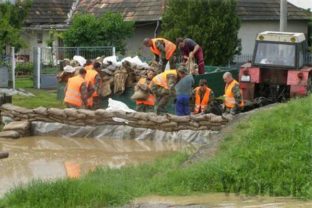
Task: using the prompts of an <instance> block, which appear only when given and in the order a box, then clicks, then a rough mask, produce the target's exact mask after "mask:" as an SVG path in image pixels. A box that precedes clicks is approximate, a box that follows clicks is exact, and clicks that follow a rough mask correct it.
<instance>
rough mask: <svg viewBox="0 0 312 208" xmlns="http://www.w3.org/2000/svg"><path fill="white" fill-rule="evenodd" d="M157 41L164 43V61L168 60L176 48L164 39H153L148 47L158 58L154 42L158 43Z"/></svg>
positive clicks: (158, 52) (158, 53)
mask: <svg viewBox="0 0 312 208" xmlns="http://www.w3.org/2000/svg"><path fill="white" fill-rule="evenodd" d="M158 40H162V41H164V43H165V50H166V59H167V60H169V59H170V58H171V56H172V55H173V53H174V52H175V50H176V48H177V46H176V45H175V44H174V43H172V42H170V41H169V40H166V39H164V38H153V39H152V43H153V45H152V46H151V47H150V50H151V51H152V52H153V53H154V54H156V55H158V56H160V51H159V50H158V48H157V46H156V41H158Z"/></svg>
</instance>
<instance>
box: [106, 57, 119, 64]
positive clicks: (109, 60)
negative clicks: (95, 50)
mask: <svg viewBox="0 0 312 208" xmlns="http://www.w3.org/2000/svg"><path fill="white" fill-rule="evenodd" d="M103 64H105V65H116V64H117V56H108V57H105V58H104V60H103Z"/></svg>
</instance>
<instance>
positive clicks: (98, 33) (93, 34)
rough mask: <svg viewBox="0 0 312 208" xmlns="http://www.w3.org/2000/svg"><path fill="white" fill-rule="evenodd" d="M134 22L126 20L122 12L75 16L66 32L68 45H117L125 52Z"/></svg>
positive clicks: (65, 40)
mask: <svg viewBox="0 0 312 208" xmlns="http://www.w3.org/2000/svg"><path fill="white" fill-rule="evenodd" d="M133 31H134V22H132V21H124V20H123V18H122V16H121V14H118V13H106V14H104V15H102V16H100V17H96V16H94V15H91V14H77V15H75V16H74V18H73V21H72V24H71V26H70V28H69V29H68V30H67V31H66V32H64V43H65V45H66V46H72V47H78V46H115V47H116V50H117V51H118V52H121V53H124V52H125V39H126V38H128V37H131V35H132V34H133Z"/></svg>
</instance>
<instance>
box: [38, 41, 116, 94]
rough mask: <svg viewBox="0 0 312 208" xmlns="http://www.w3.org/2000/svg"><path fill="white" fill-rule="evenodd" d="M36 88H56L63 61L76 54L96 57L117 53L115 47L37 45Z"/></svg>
mask: <svg viewBox="0 0 312 208" xmlns="http://www.w3.org/2000/svg"><path fill="white" fill-rule="evenodd" d="M33 51H34V54H33V55H34V56H33V57H34V60H33V63H34V73H33V78H34V88H37V89H56V88H57V80H56V75H57V73H58V72H60V71H62V70H63V69H62V68H61V65H60V63H61V61H63V60H64V59H72V58H73V57H74V56H75V55H80V56H83V57H84V58H86V59H95V58H97V57H99V56H112V55H115V47H112V46H104V47H57V48H55V47H54V48H52V47H37V48H34V50H33Z"/></svg>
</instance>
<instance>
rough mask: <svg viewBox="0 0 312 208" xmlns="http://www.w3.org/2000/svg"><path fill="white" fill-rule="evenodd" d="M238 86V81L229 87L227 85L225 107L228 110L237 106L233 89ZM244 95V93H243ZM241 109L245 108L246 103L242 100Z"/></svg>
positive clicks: (234, 81)
mask: <svg viewBox="0 0 312 208" xmlns="http://www.w3.org/2000/svg"><path fill="white" fill-rule="evenodd" d="M236 84H239V83H238V82H237V81H236V80H233V81H232V82H231V83H230V84H229V85H228V84H226V85H225V89H224V92H225V94H224V97H225V98H224V105H225V107H227V108H234V106H235V103H236V102H235V98H234V95H233V93H232V89H233V87H234V86H235V85H236ZM241 94H242V93H241ZM239 106H240V107H243V106H244V101H243V99H242V101H241V103H240V105H239Z"/></svg>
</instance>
